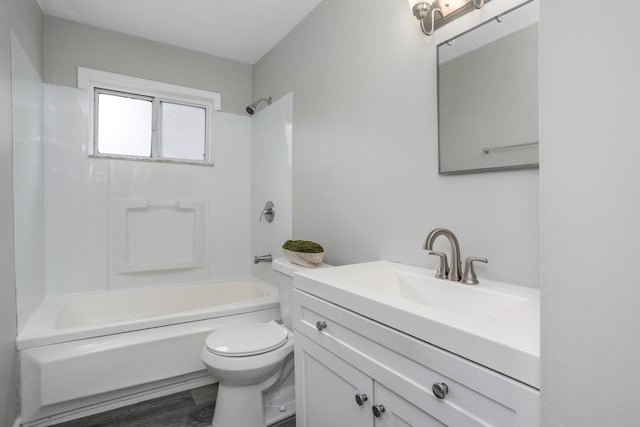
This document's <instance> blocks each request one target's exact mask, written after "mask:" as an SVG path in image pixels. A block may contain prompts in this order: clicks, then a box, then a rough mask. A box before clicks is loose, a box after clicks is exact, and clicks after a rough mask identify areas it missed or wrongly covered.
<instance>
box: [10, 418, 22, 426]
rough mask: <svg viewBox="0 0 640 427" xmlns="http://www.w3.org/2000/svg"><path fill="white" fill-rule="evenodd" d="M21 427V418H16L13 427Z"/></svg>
mask: <svg viewBox="0 0 640 427" xmlns="http://www.w3.org/2000/svg"><path fill="white" fill-rule="evenodd" d="M21 425H22V420H21V419H20V418H16V420H15V421H14V422H13V426H12V427H20V426H21Z"/></svg>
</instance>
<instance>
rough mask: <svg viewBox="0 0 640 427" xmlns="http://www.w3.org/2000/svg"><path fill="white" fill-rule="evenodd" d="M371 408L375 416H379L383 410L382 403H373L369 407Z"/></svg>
mask: <svg viewBox="0 0 640 427" xmlns="http://www.w3.org/2000/svg"><path fill="white" fill-rule="evenodd" d="M371 410H372V411H373V415H375V416H376V418H380V416H381V415H382V413H383V412H384V406H383V405H373V406H372V407H371Z"/></svg>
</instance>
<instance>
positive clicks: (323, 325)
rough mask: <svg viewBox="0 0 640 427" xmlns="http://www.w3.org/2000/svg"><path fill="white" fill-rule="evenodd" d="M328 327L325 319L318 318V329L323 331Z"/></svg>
mask: <svg viewBox="0 0 640 427" xmlns="http://www.w3.org/2000/svg"><path fill="white" fill-rule="evenodd" d="M326 327H327V322H325V321H324V320H318V321H317V322H316V329H317V330H319V331H322V330H323V329H325V328H326Z"/></svg>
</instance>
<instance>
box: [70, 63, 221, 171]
mask: <svg viewBox="0 0 640 427" xmlns="http://www.w3.org/2000/svg"><path fill="white" fill-rule="evenodd" d="M78 88H81V89H87V90H88V92H89V114H88V116H89V138H90V143H89V150H88V152H89V153H88V154H89V157H90V158H100V159H117V160H135V161H147V162H157V163H179V164H191V165H200V166H213V165H214V159H213V144H212V122H213V112H214V111H220V109H221V95H220V94H219V93H217V92H210V91H205V90H200V89H194V88H189V87H184V86H177V85H172V84H168V83H162V82H157V81H153V80H147V79H140V78H137V77H130V76H125V75H122V74H115V73H109V72H106V71H100V70H93V69H90V68H84V67H78ZM99 93H107V94H112V95H116V96H124V97H131V98H136V99H144V100H149V99H151V100H152V118H151V120H152V129H151V131H152V133H151V155H150V157H145V156H130V155H124V154H109V153H100V152H99V151H98V96H97V95H98V94H99ZM162 102H167V103H172V104H177V105H184V106H189V107H197V108H203V109H204V110H205V144H204V149H205V153H204V159H203V160H193V159H174V158H170V157H162V156H160V153H161V144H162V136H161V132H160V129H161V116H162V111H161V103H162Z"/></svg>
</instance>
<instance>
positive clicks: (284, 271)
mask: <svg viewBox="0 0 640 427" xmlns="http://www.w3.org/2000/svg"><path fill="white" fill-rule="evenodd" d="M273 269H274V270H275V271H277V272H278V273H279V274H277V275H276V276H277V277H276V281H277V282H278V283H277V285H278V287H279V294H280V311H281V315H282V321H283V324H279V323H277V322H275V321H269V322H252V323H246V324H243V325H238V326H231V327H228V328H222V329H218V330H216V331H214V332H212V333H211V334H210V335H209V336H208V337H207V339H206V342H205V345H204V348H203V349H202V361H203V362H204V364H205V366H206V367H207V370H208V371H209V373H210V374H211V375H212V376H213V377H215V378H217V379H218V380H219V388H218V397H217V400H216V407H215V411H214V415H213V421H212V427H232V426H242V427H264V426H268V425H271V424H273V423H276V422H278V421H280V420H283V419H285V418H288V417H290V416H292V415H294V413H295V389H294V383H293V377H294V375H293V343H294V336H293V323H292V319H291V305H292V300H291V291H292V290H293V274H294V273H295V272H296V271H299V270H304V269H306V267H301V266H298V265H295V264H292V263H290V262H289V261H287V260H286V259H284V258H279V259H276V260H274V261H273Z"/></svg>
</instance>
